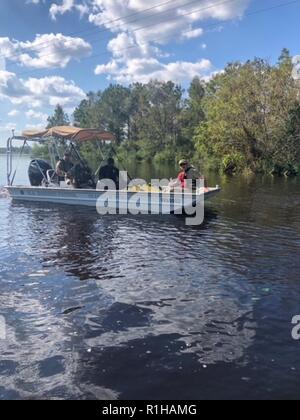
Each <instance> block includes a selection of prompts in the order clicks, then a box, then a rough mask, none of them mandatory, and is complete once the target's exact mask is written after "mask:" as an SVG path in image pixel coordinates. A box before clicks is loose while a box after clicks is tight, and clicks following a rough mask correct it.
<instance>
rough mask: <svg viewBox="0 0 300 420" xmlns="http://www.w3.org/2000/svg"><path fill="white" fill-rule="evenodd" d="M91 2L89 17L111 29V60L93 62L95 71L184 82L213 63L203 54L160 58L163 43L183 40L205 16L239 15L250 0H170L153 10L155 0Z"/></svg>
mask: <svg viewBox="0 0 300 420" xmlns="http://www.w3.org/2000/svg"><path fill="white" fill-rule="evenodd" d="M91 3H92V5H93V8H92V11H91V13H90V15H89V21H90V22H91V23H93V24H95V25H97V26H104V27H105V28H106V29H109V30H110V31H111V32H112V33H115V34H116V36H115V38H114V39H112V40H111V41H110V42H109V43H108V46H107V49H108V51H110V52H111V54H112V58H111V60H110V61H109V62H108V63H102V64H99V65H98V66H96V68H95V74H107V75H108V78H113V79H115V80H116V81H118V82H120V83H130V82H134V81H139V82H147V81H149V80H151V79H154V78H157V79H158V80H170V79H171V80H174V81H181V82H184V81H188V80H190V79H191V78H193V77H194V76H196V75H197V76H200V77H204V78H207V77H209V74H208V71H210V72H211V71H212V70H213V69H212V64H211V63H210V61H208V60H205V59H199V60H198V61H197V62H186V61H176V62H169V63H166V62H165V61H166V60H164V62H162V61H161V60H162V57H164V58H165V59H166V57H167V54H166V53H165V52H164V53H162V50H161V49H162V46H166V45H167V44H168V43H169V42H173V43H174V40H175V41H182V40H184V41H188V40H191V39H193V38H196V37H200V36H202V35H203V33H204V30H203V28H201V27H200V26H199V23H201V22H204V21H205V20H207V19H216V20H218V21H226V20H228V19H233V18H241V17H242V16H243V14H244V12H245V10H246V8H247V7H248V5H249V3H250V0H235V1H234V0H232V1H231V2H230V1H228V2H227V3H225V2H224V3H221V2H220V1H218V0H203V1H201V3H200V2H199V3H196V2H193V3H191V4H187V2H186V0H174V3H168V4H165V5H161V6H160V7H157V8H153V9H152V10H149V8H151V7H155V6H157V4H158V3H157V0H128V1H124V0H115V1H111V0H91ZM145 9H148V11H146V10H145ZM120 16H121V17H120ZM196 24H197V27H195V25H196ZM143 26H145V27H144V28H143ZM202 49H203V50H204V49H206V44H204V43H203V44H202Z"/></svg>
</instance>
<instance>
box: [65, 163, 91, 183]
mask: <svg viewBox="0 0 300 420" xmlns="http://www.w3.org/2000/svg"><path fill="white" fill-rule="evenodd" d="M70 176H71V177H72V180H73V186H74V187H75V188H85V189H94V188H96V184H95V181H94V178H93V175H92V172H91V170H90V168H89V167H88V166H85V165H82V164H81V163H77V164H76V165H74V167H73V168H72V169H71V171H70Z"/></svg>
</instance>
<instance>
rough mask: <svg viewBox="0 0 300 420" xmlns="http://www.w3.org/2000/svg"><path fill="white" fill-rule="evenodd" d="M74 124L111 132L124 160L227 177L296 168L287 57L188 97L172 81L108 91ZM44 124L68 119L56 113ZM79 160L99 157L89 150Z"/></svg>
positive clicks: (298, 112)
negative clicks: (186, 163)
mask: <svg viewBox="0 0 300 420" xmlns="http://www.w3.org/2000/svg"><path fill="white" fill-rule="evenodd" d="M73 119H74V124H75V125H78V126H80V127H83V128H102V129H105V130H108V131H110V132H112V133H113V134H114V135H115V138H116V147H117V149H118V153H119V154H120V156H121V157H122V158H123V159H124V160H128V159H136V160H139V161H155V162H168V163H175V162H176V161H177V160H178V159H179V158H183V157H184V158H189V159H191V160H192V161H193V162H194V163H195V164H199V165H201V166H202V167H204V168H213V169H217V170H222V171H223V172H225V173H228V174H233V173H238V172H241V171H245V170H246V171H251V172H254V173H259V172H262V173H267V172H270V173H273V174H278V175H283V174H285V175H295V174H297V172H298V169H299V166H300V87H299V81H297V80H295V79H294V78H293V63H292V57H291V56H290V53H289V51H288V50H286V49H284V50H283V51H282V54H281V55H280V57H279V59H278V62H277V63H276V64H273V65H272V64H270V63H269V62H268V61H267V60H264V59H260V58H256V59H254V60H251V61H250V60H249V61H247V62H246V63H240V62H235V63H230V64H228V65H227V67H226V68H225V69H224V71H222V72H221V73H218V74H216V75H215V76H214V77H212V78H211V79H210V80H209V81H203V80H201V79H200V78H198V77H196V78H195V79H194V80H193V81H192V82H191V84H190V87H189V89H188V90H187V92H185V91H184V89H183V88H182V87H181V86H180V85H177V84H175V83H173V82H171V81H170V82H166V83H162V82H158V81H151V82H149V83H148V84H141V83H135V84H133V85H130V86H128V87H125V86H121V85H110V86H109V87H108V88H107V89H105V90H104V91H98V92H90V93H88V95H87V99H85V100H83V101H82V102H81V103H80V104H79V105H78V107H77V108H76V110H75V112H74V115H73ZM48 122H49V127H51V126H54V125H60V124H69V118H68V116H67V115H66V114H65V113H64V111H63V109H62V107H60V106H58V107H57V108H56V110H55V113H54V115H53V116H52V117H49V119H48ZM82 152H83V154H84V155H85V157H86V158H87V159H96V156H97V153H98V152H97V150H96V148H95V146H94V145H93V144H89V145H85V146H83V150H82ZM97 159H98V157H97Z"/></svg>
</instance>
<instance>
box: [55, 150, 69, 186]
mask: <svg viewBox="0 0 300 420" xmlns="http://www.w3.org/2000/svg"><path fill="white" fill-rule="evenodd" d="M71 158H72V156H71V153H70V152H65V154H64V157H63V159H60V160H59V161H58V162H57V164H56V169H55V172H56V173H57V175H58V177H59V181H65V179H66V177H68V174H69V173H70V171H71V169H72V168H73V167H74V164H73V162H72V159H71Z"/></svg>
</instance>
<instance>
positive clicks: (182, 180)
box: [178, 171, 186, 188]
mask: <svg viewBox="0 0 300 420" xmlns="http://www.w3.org/2000/svg"><path fill="white" fill-rule="evenodd" d="M178 181H180V184H181V187H182V188H186V173H185V171H182V172H180V174H179V175H178Z"/></svg>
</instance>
